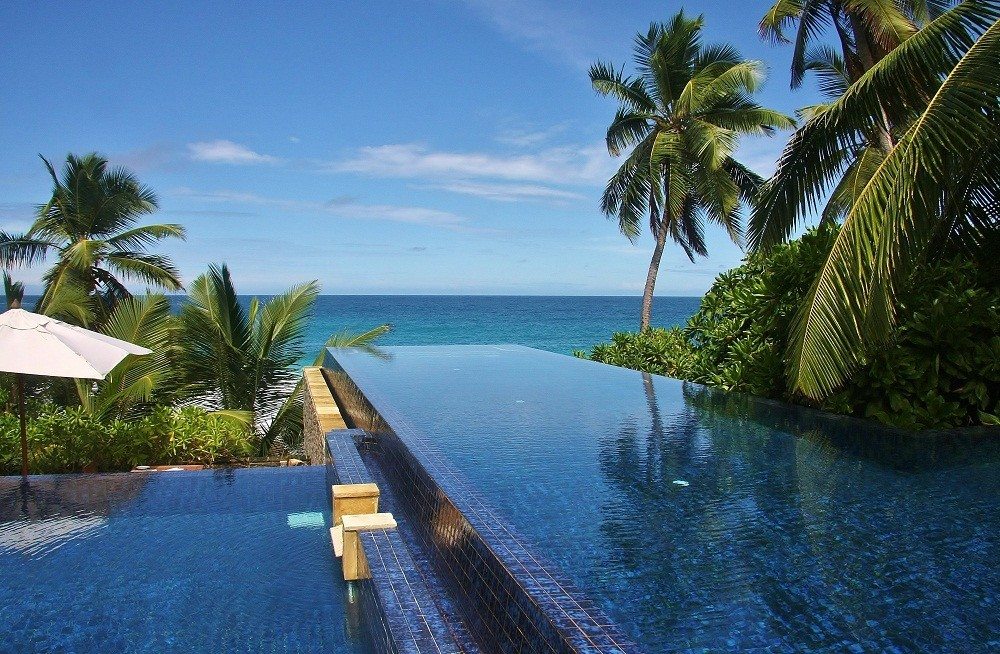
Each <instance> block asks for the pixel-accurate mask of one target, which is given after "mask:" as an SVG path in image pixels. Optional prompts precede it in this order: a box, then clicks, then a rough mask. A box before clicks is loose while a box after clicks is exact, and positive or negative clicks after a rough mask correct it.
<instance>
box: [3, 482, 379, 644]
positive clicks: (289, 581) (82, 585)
mask: <svg viewBox="0 0 1000 654" xmlns="http://www.w3.org/2000/svg"><path fill="white" fill-rule="evenodd" d="M328 525H329V511H328V508H327V496H326V487H325V473H324V471H323V469H322V468H318V467H311V468H270V469H253V470H220V471H203V472H165V473H150V474H118V475H63V476H51V477H31V478H30V480H29V481H28V483H27V485H25V484H23V483H22V482H21V479H20V478H11V477H6V478H0V625H2V628H0V630H2V636H0V652H11V653H14V652H18V653H20V652H75V653H77V654H85V653H98V652H101V653H104V652H223V653H225V652H301V653H311V652H335V653H343V654H349V653H350V654H353V653H360V652H365V651H366V650H365V648H364V646H363V645H362V642H361V641H362V640H363V639H362V636H361V627H360V622H359V621H360V616H359V615H358V612H357V607H356V605H354V604H352V603H350V602H348V601H347V595H346V586H345V584H344V582H343V577H342V576H341V575H340V572H339V567H338V566H337V565H336V563H335V560H334V558H333V556H332V554H331V552H330V540H329V535H328V531H327V530H328Z"/></svg>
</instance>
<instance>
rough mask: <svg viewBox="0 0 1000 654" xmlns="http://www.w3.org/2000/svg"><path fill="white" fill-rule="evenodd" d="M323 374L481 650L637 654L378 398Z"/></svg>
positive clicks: (342, 377) (331, 366)
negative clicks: (365, 436) (369, 443)
mask: <svg viewBox="0 0 1000 654" xmlns="http://www.w3.org/2000/svg"><path fill="white" fill-rule="evenodd" d="M325 365H326V366H327V368H326V369H325V370H324V374H325V375H326V377H327V380H328V381H329V382H331V386H332V387H333V389H334V391H335V392H336V393H337V396H338V399H339V400H340V401H341V404H342V405H343V406H344V407H345V408H346V414H347V415H348V416H349V417H350V418H351V419H352V421H353V422H354V424H356V425H358V426H360V427H362V428H364V430H365V431H367V432H369V433H371V434H372V435H374V436H375V437H376V441H377V451H378V452H377V456H375V457H374V460H375V461H377V463H378V466H379V468H380V469H381V470H382V471H383V472H384V475H385V477H386V478H387V480H388V481H389V483H390V484H391V486H392V490H393V492H394V494H395V495H396V496H397V497H398V498H399V502H400V503H401V505H402V508H403V509H404V515H405V516H406V517H407V518H408V519H409V522H410V523H411V524H412V526H413V529H414V531H415V532H416V533H417V534H418V536H419V541H420V545H421V546H422V548H423V550H424V551H425V552H427V553H428V558H429V559H430V560H431V561H432V563H433V565H434V568H435V570H436V572H437V573H438V574H440V575H441V576H442V577H443V578H444V579H445V581H446V584H447V586H448V588H449V590H450V592H451V593H452V594H453V596H454V597H455V598H456V605H457V606H458V608H459V610H460V611H461V612H462V617H463V620H464V622H465V624H466V625H467V626H468V627H469V628H470V629H471V630H472V631H473V632H474V634H475V636H476V639H477V640H478V641H479V642H480V643H481V644H486V643H488V644H489V645H490V648H491V649H493V648H499V649H500V651H504V652H507V651H512V652H516V651H525V652H539V653H543V654H544V653H546V652H559V653H567V654H568V653H571V652H604V653H621V654H625V653H632V652H637V651H638V649H637V647H636V646H635V644H634V643H632V642H631V641H629V639H628V638H626V637H625V636H624V634H622V633H621V631H620V630H619V629H617V627H615V626H614V625H613V623H612V621H611V620H610V619H609V618H607V616H606V615H605V614H604V613H603V612H602V611H601V610H600V609H599V608H598V607H597V606H596V604H594V603H593V602H591V601H589V600H587V599H586V596H585V594H584V593H583V592H582V591H581V590H580V589H579V588H577V587H575V586H574V585H573V584H571V583H570V582H569V581H568V580H567V579H565V578H563V577H562V576H561V575H560V574H558V573H557V572H555V571H554V570H555V569H554V567H553V566H549V565H546V564H545V563H543V562H542V561H540V560H539V557H538V555H537V554H535V553H533V552H532V550H531V549H530V547H529V546H528V545H526V542H527V541H526V539H524V538H522V537H521V536H519V535H518V534H517V533H515V532H514V530H513V529H512V528H511V527H510V526H509V525H507V524H506V521H504V520H503V519H501V518H500V517H499V515H498V514H497V513H496V512H495V511H494V510H492V508H491V507H490V506H489V504H488V503H487V501H486V500H485V499H484V498H483V497H481V496H480V494H479V493H477V492H476V491H475V490H474V489H473V488H472V487H471V486H470V485H469V484H468V483H467V482H466V480H465V479H464V477H462V476H461V475H460V474H459V473H458V472H457V471H456V470H455V469H454V468H453V467H452V466H450V465H449V464H448V463H447V462H446V461H445V460H444V458H443V457H442V456H441V455H440V453H439V452H438V451H437V449H436V448H435V446H434V445H433V443H431V442H429V441H428V440H427V439H426V438H425V437H424V436H423V435H422V434H421V432H419V431H418V430H416V429H409V428H408V424H407V421H406V420H405V418H404V417H403V416H401V415H397V414H395V413H393V412H392V410H391V408H388V405H386V407H387V408H386V409H385V410H384V411H385V413H388V415H384V414H380V413H379V412H378V411H377V410H376V409H375V406H376V405H379V402H378V397H377V389H372V390H369V391H368V395H367V396H366V395H365V394H363V393H362V392H361V391H360V390H359V389H358V387H357V386H356V385H355V384H354V382H353V381H352V380H351V379H350V377H349V376H347V375H346V374H345V373H344V372H343V371H342V370H338V367H337V364H336V362H335V361H334V360H332V359H331V358H330V357H328V358H327V361H326V363H325ZM380 406H381V405H380ZM390 424H391V425H392V426H390Z"/></svg>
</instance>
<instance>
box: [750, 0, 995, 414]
mask: <svg viewBox="0 0 1000 654" xmlns="http://www.w3.org/2000/svg"><path fill="white" fill-rule="evenodd" d="M998 21H1000V4H998V3H996V2H963V3H961V4H959V5H958V6H956V7H954V8H952V9H950V10H948V11H947V12H945V13H943V14H941V15H940V16H939V17H938V18H936V19H934V20H933V21H931V22H930V23H928V24H927V25H926V26H925V27H924V28H923V29H921V30H920V31H919V32H917V33H916V34H914V35H912V36H911V37H910V38H908V39H907V40H906V41H905V42H903V43H902V44H900V45H899V46H898V47H897V48H895V49H894V50H892V51H891V52H889V53H888V54H886V55H885V57H883V58H882V59H881V60H880V61H879V62H878V63H876V64H875V65H874V66H872V67H871V69H869V70H868V71H867V72H866V73H864V74H863V75H862V76H861V77H860V78H859V79H858V80H857V81H855V82H854V83H853V84H851V85H850V86H849V87H848V88H847V90H846V92H845V93H844V94H843V96H842V97H840V98H839V99H838V100H836V101H835V102H833V103H832V104H831V105H829V106H827V107H825V108H824V109H822V110H821V111H819V112H816V113H815V114H813V115H812V116H811V117H810V118H809V119H808V120H807V122H806V123H805V124H804V125H802V127H800V128H799V129H798V131H796V132H795V134H793V136H792V138H791V140H790V141H789V143H788V145H787V146H786V147H785V150H784V152H783V153H782V155H781V158H780V159H779V162H778V169H777V171H776V173H775V175H774V177H773V178H772V179H771V180H769V181H768V183H767V185H766V187H765V188H764V189H763V190H762V193H761V199H760V201H759V202H758V204H757V206H756V207H755V209H754V215H753V218H752V220H751V222H750V230H749V241H750V244H751V246H753V247H756V248H766V247H769V246H770V245H772V244H774V243H776V242H779V241H781V240H783V239H785V238H787V236H788V235H789V234H790V233H791V232H792V231H793V230H794V229H795V228H796V227H797V226H799V225H801V224H802V222H804V220H805V219H806V218H807V217H808V216H809V214H810V213H811V212H812V211H814V210H815V209H816V207H817V206H818V204H819V203H820V202H821V201H822V200H823V199H824V197H825V195H826V189H827V188H828V184H829V183H830V182H831V180H833V179H836V176H837V174H838V172H839V171H838V169H837V165H838V164H837V157H838V153H840V152H843V151H845V150H850V149H853V148H863V147H865V145H866V136H865V135H866V134H870V133H871V131H872V129H873V128H874V127H875V126H876V125H878V124H879V123H880V122H881V121H882V117H883V115H888V116H889V118H890V119H891V121H892V124H893V125H894V130H895V132H896V134H897V137H896V138H895V139H894V142H893V145H892V147H891V148H890V149H888V150H887V151H886V152H885V153H884V155H882V156H881V157H879V159H878V161H877V162H876V163H875V164H874V165H872V166H871V168H870V170H869V171H866V173H865V174H864V175H859V176H857V179H856V181H855V182H854V186H855V188H854V190H853V191H852V193H851V198H850V201H849V202H846V203H845V209H844V218H843V224H842V227H841V229H840V231H839V233H838V235H837V238H836V240H835V241H834V245H833V249H832V251H831V252H830V255H829V257H828V258H827V260H826V262H825V263H824V265H823V267H822V268H821V270H820V273H819V275H818V276H817V279H816V281H815V282H814V284H813V287H812V289H811V290H810V292H809V294H808V295H807V297H806V299H805V302H804V303H803V306H802V309H801V311H800V314H799V317H798V321H797V323H796V327H795V331H794V333H793V336H792V338H791V339H790V346H789V351H788V362H789V364H788V365H789V377H790V386H791V387H793V388H797V389H798V390H800V391H802V392H803V393H805V394H806V395H808V396H811V397H814V398H820V397H823V396H824V395H826V394H828V393H830V392H831V391H833V390H835V389H836V388H837V387H838V386H839V385H841V384H842V383H843V382H844V380H845V379H846V378H847V377H848V375H849V374H850V373H851V371H852V370H853V369H854V368H855V367H856V366H857V365H858V364H859V363H860V362H861V361H862V360H863V357H864V354H865V351H866V350H867V349H868V348H872V347H875V346H877V345H878V344H879V343H881V342H883V341H884V340H885V339H886V338H888V336H889V334H890V331H891V328H892V325H893V324H894V320H895V314H896V289H897V288H898V286H899V284H900V283H901V282H904V281H905V280H906V279H907V278H908V276H909V275H910V274H911V273H912V272H913V271H914V270H915V268H916V267H918V266H920V265H922V264H923V263H924V262H926V261H928V260H929V259H931V258H933V257H936V256H939V255H940V254H941V253H942V252H947V251H954V252H958V253H964V254H965V255H966V256H969V257H973V258H975V260H977V261H978V262H980V264H981V265H983V266H986V265H993V266H996V260H997V258H998V257H1000V248H998V242H1000V209H998V207H1000V197H998V196H1000V194H998V191H1000V22H998Z"/></svg>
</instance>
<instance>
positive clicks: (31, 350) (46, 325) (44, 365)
mask: <svg viewBox="0 0 1000 654" xmlns="http://www.w3.org/2000/svg"><path fill="white" fill-rule="evenodd" d="M149 353H150V351H149V350H147V349H146V348H144V347H139V346H138V345H133V344H132V343H129V342H127V341H122V340H118V339H117V338H111V337H110V336H105V335H104V334H98V333H97V332H92V331H90V330H88V329H84V328H82V327H76V326H75V325H67V324H66V323H64V322H61V321H59V320H55V319H54V318H49V317H48V316H42V315H39V314H37V313H31V312H30V311H25V310H24V309H21V308H20V304H17V303H15V304H14V305H13V306H12V308H10V309H8V310H7V311H5V312H3V313H0V371H3V372H12V373H15V375H16V376H17V393H18V403H19V405H20V410H21V474H22V475H27V474H28V438H27V433H26V430H25V423H24V378H23V377H22V375H43V376H46V377H74V378H77V379H104V378H105V377H107V375H108V373H109V372H111V370H112V369H113V368H114V367H115V366H117V365H118V364H119V363H120V362H121V360H122V359H124V358H125V357H126V356H128V355H129V354H149Z"/></svg>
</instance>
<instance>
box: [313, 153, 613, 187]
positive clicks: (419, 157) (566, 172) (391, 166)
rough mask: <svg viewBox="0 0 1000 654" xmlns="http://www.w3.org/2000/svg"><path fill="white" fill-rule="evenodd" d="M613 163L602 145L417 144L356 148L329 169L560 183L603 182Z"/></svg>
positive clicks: (439, 178) (384, 174)
mask: <svg viewBox="0 0 1000 654" xmlns="http://www.w3.org/2000/svg"><path fill="white" fill-rule="evenodd" d="M613 167H614V162H613V160H612V159H611V158H610V157H609V156H608V154H607V151H606V150H605V149H604V146H603V145H591V146H576V147H569V146H567V147H554V148H547V149H545V150H541V151H539V152H536V153H532V154H523V155H496V154H489V153H484V152H446V151H434V150H430V149H428V148H427V147H426V146H423V145H420V144H416V143H403V144H392V145H379V146H369V147H364V148H361V149H359V150H358V151H357V153H356V154H355V155H354V156H353V157H351V158H348V159H346V160H343V161H340V162H334V163H332V164H329V166H328V169H329V170H330V171H331V172H349V173H359V174H363V175H371V176H373V177H397V178H420V179H427V180H431V181H439V182H440V181H442V180H449V181H450V180H456V179H494V180H505V181H525V182H534V183H547V184H559V185H587V186H593V185H596V184H603V183H604V181H606V180H607V177H608V175H609V174H610V172H611V171H612V170H613Z"/></svg>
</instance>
